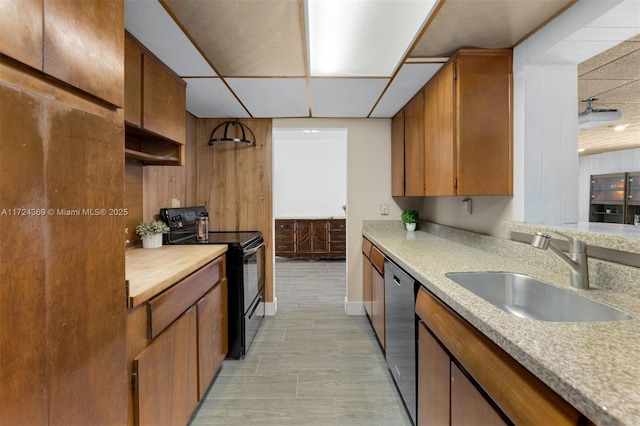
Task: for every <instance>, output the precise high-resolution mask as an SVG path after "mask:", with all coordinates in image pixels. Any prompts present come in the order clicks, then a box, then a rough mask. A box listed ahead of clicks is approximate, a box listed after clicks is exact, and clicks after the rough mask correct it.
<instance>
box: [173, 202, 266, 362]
mask: <svg viewBox="0 0 640 426" xmlns="http://www.w3.org/2000/svg"><path fill="white" fill-rule="evenodd" d="M203 216H207V217H208V213H207V209H206V207H204V206H197V207H184V208H167V209H161V210H160V219H161V220H162V221H163V222H165V223H166V224H167V226H169V232H168V233H167V234H164V236H163V237H164V238H163V239H164V241H163V242H164V244H166V245H185V244H194V245H195V244H226V245H227V247H228V251H227V253H226V259H227V284H228V300H227V302H228V315H229V321H228V324H229V332H228V336H229V352H228V354H227V358H233V359H241V358H244V356H245V355H246V353H247V351H248V350H249V347H250V346H251V343H252V342H253V339H254V337H255V335H256V333H257V332H258V328H259V327H260V324H261V322H262V319H263V318H264V309H265V308H264V282H265V281H264V275H265V272H264V271H265V250H264V240H263V238H262V233H261V232H260V231H216V232H209V233H208V239H206V240H204V241H203V240H198V238H197V223H196V222H197V218H198V217H203Z"/></svg>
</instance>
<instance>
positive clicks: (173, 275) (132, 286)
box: [125, 244, 227, 308]
mask: <svg viewBox="0 0 640 426" xmlns="http://www.w3.org/2000/svg"><path fill="white" fill-rule="evenodd" d="M226 251H227V245H226V244H206V245H184V246H177V245H176V246H162V247H158V248H155V249H143V248H138V247H136V248H130V249H127V250H126V252H125V255H126V258H125V279H126V282H127V307H128V308H133V307H135V306H138V305H140V304H141V303H144V302H146V301H147V300H149V299H150V298H152V297H153V296H155V295H156V294H159V293H160V292H162V291H163V290H165V289H167V288H169V287H171V286H172V285H173V284H175V283H177V282H178V281H180V280H181V279H183V278H185V277H186V276H188V275H190V274H192V273H193V272H195V271H197V270H198V269H200V268H202V267H203V266H204V265H206V264H207V263H209V262H211V261H212V260H214V259H216V258H218V257H219V256H221V255H223V254H224V253H225V252H226Z"/></svg>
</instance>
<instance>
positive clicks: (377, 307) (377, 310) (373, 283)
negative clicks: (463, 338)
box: [362, 237, 386, 349]
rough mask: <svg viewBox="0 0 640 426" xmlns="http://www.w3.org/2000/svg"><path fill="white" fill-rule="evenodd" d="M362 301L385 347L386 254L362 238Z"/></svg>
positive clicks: (381, 343) (377, 335)
mask: <svg viewBox="0 0 640 426" xmlns="http://www.w3.org/2000/svg"><path fill="white" fill-rule="evenodd" d="M362 264H363V266H362V301H363V304H364V310H365V312H366V313H367V315H368V316H369V319H370V320H371V326H372V327H373V331H374V332H375V333H376V337H377V338H378V341H379V342H380V345H381V346H382V348H383V349H384V348H385V344H386V339H385V329H386V327H385V310H384V303H385V301H384V254H382V252H381V251H380V250H378V248H377V247H376V246H374V245H372V244H371V241H369V240H368V239H366V238H364V237H363V239H362Z"/></svg>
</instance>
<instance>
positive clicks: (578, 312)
mask: <svg viewBox="0 0 640 426" xmlns="http://www.w3.org/2000/svg"><path fill="white" fill-rule="evenodd" d="M446 276H447V277H448V278H449V279H451V280H453V281H454V282H456V283H457V284H460V285H461V286H462V287H464V288H466V289H467V290H469V291H470V292H472V293H474V294H476V295H478V296H480V297H482V298H483V299H484V300H486V301H487V302H489V303H491V304H493V305H495V306H496V307H498V308H500V309H502V310H503V311H506V312H509V313H510V314H513V315H516V316H518V317H521V318H527V319H533V320H539V321H559V322H597V321H621V320H629V319H633V316H631V315H630V314H629V313H627V312H625V311H622V310H620V309H617V308H614V307H613V306H609V305H607V304H604V303H601V302H598V301H596V300H593V299H590V298H588V297H584V296H582V295H580V294H578V293H575V292H573V291H570V290H567V289H564V288H562V287H557V286H555V285H552V284H549V283H546V282H544V281H540V280H538V279H536V278H533V277H530V276H528V275H522V274H516V273H512V272H450V273H448V274H446Z"/></svg>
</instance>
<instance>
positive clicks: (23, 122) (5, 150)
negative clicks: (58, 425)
mask: <svg viewBox="0 0 640 426" xmlns="http://www.w3.org/2000/svg"><path fill="white" fill-rule="evenodd" d="M2 3H3V2H0V7H2ZM0 16H1V14H0ZM0 21H2V22H3V21H4V20H3V19H2V18H0ZM0 31H2V30H0ZM45 111H46V102H45V101H43V100H42V99H41V98H40V97H39V96H35V95H33V94H31V93H29V92H28V91H26V90H19V89H16V88H15V87H12V86H9V85H5V84H3V82H1V81H0V129H1V130H0V131H1V132H2V137H0V203H1V204H2V208H3V209H4V208H6V209H11V208H20V207H23V208H42V207H44V206H42V205H40V203H41V201H42V203H43V204H44V202H45V200H46V199H47V187H46V179H47V173H46V170H47V169H46V167H45V165H46V158H47V155H46V148H45V147H46V142H45V141H48V139H49V138H48V135H47V134H46V133H45V134H43V132H42V128H43V127H45V126H43V125H42V124H40V120H41V117H42V116H43V112H45ZM44 123H46V121H44ZM52 142H53V143H55V144H57V141H52ZM50 143H51V142H50ZM26 171H28V173H27V172H26ZM68 219H69V218H67V220H68ZM75 219H79V218H75ZM2 226H4V227H5V229H10V230H11V244H7V243H6V242H5V243H3V244H0V255H1V256H2V262H0V276H2V284H1V285H0V300H1V301H2V302H1V307H0V383H2V384H1V385H0V401H2V403H0V423H2V424H8V425H11V424H23V425H29V424H31V425H44V424H48V414H49V413H48V412H47V386H48V380H49V379H48V376H47V371H48V370H47V347H46V345H47V327H48V326H47V317H46V312H47V306H48V303H47V288H46V281H47V266H46V265H47V257H48V253H47V249H46V248H47V245H48V242H47V241H45V239H44V238H34V233H35V232H37V231H36V230H38V229H42V230H44V229H50V228H49V225H48V218H47V216H46V215H40V216H30V217H29V218H28V219H27V218H25V217H24V216H17V215H6V216H4V215H3V216H2ZM84 229H85V230H87V231H88V230H89V228H84ZM72 272H73V273H75V271H72ZM63 284H67V285H71V286H73V282H64V283H63ZM56 286H60V283H56ZM55 344H57V342H55V341H54V342H52V345H55ZM83 355H84V354H83Z"/></svg>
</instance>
